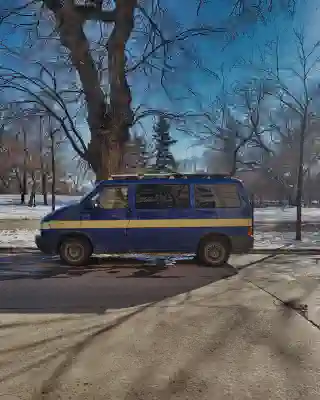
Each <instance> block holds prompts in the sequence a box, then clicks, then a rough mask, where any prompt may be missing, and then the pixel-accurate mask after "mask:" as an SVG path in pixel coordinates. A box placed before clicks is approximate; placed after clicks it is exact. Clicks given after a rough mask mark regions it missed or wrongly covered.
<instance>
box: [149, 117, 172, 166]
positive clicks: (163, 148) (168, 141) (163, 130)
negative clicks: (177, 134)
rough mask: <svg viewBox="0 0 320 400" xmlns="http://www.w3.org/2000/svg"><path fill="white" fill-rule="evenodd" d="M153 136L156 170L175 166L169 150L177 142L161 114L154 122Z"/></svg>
mask: <svg viewBox="0 0 320 400" xmlns="http://www.w3.org/2000/svg"><path fill="white" fill-rule="evenodd" d="M153 130H154V135H153V138H154V140H155V157H156V161H155V166H154V168H155V169H156V170H157V171H166V170H168V169H169V170H172V169H175V168H176V162H175V159H174V157H173V155H172V153H171V151H170V147H171V146H172V145H173V144H175V143H177V141H176V140H174V139H172V138H171V135H170V124H169V122H168V121H167V120H166V118H164V117H163V116H160V117H159V119H158V121H157V123H156V124H155V126H154V128H153Z"/></svg>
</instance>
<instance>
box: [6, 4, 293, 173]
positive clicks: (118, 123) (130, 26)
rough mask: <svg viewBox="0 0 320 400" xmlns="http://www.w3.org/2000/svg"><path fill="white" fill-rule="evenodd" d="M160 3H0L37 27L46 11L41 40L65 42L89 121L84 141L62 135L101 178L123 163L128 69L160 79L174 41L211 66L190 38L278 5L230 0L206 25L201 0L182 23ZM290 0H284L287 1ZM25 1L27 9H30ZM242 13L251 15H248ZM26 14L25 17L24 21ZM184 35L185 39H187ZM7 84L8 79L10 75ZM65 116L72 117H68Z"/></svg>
mask: <svg viewBox="0 0 320 400" xmlns="http://www.w3.org/2000/svg"><path fill="white" fill-rule="evenodd" d="M161 3H162V2H161V1H160V0H149V1H146V0H139V1H138V0H115V1H113V2H111V1H101V0H91V1H82V2H80V1H75V0H64V1H62V0H42V1H38V2H36V1H34V0H29V1H27V0H26V1H25V3H24V4H22V5H19V7H18V8H15V9H10V8H9V7H7V9H4V10H3V9H2V12H1V17H2V18H1V20H0V22H1V21H2V22H3V23H4V21H9V23H11V25H12V26H16V27H20V29H21V27H23V26H25V24H26V23H27V24H32V23H34V24H35V26H36V27H37V31H39V23H38V21H39V18H40V20H41V18H42V19H43V18H44V17H45V18H46V21H45V24H47V25H46V28H47V29H48V27H49V29H50V24H49V23H48V21H50V22H51V25H55V27H54V29H53V30H52V32H51V33H50V35H49V37H48V34H47V35H45V36H46V42H47V43H48V42H49V39H56V38H59V40H60V43H61V46H62V48H63V51H64V52H65V50H67V55H68V57H69V60H70V63H69V65H71V66H72V69H73V71H74V70H76V72H77V74H78V77H79V79H80V83H81V93H82V95H83V98H84V99H85V103H86V111H87V115H86V117H87V122H88V126H89V129H90V141H89V144H88V146H87V147H86V146H83V143H82V142H81V139H82V138H81V137H78V136H80V135H79V132H77V134H76V133H75V132H73V133H74V134H75V136H76V138H77V140H76V141H74V140H73V141H72V140H71V139H70V138H71V135H69V136H68V139H69V140H71V145H72V146H73V148H74V149H75V150H76V151H77V153H78V154H79V156H80V157H81V158H83V159H84V160H85V161H86V162H88V163H89V165H90V166H91V167H92V168H93V170H94V172H95V173H96V176H97V179H102V178H106V177H107V176H108V175H109V174H110V172H116V171H118V170H119V169H121V168H122V167H123V154H124V149H125V144H126V142H127V141H128V139H129V130H130V128H131V127H132V125H133V123H134V117H133V111H132V108H133V107H132V98H131V88H130V85H129V83H128V74H129V73H130V74H135V73H137V72H139V71H140V72H143V73H144V74H145V73H146V74H151V73H152V74H158V75H157V76H158V77H159V79H160V81H161V84H163V82H164V80H165V79H166V77H167V76H168V75H170V74H171V73H174V72H177V71H178V68H177V67H176V65H175V64H174V63H173V62H172V61H173V59H174V60H176V61H177V60H178V59H179V57H177V56H176V55H175V53H177V49H178V51H179V52H180V51H183V53H184V54H187V53H188V57H192V59H193V63H194V65H196V66H197V68H200V69H201V70H202V71H206V72H208V70H209V68H208V67H206V66H205V65H203V63H202V60H201V59H199V57H197V56H196V55H195V53H194V52H192V51H191V47H192V46H191V44H194V40H195V38H197V37H198V38H200V39H201V40H204V38H206V37H212V35H215V37H219V38H220V39H221V34H222V35H224V36H225V35H227V40H232V39H233V38H234V36H235V34H236V33H237V31H238V30H239V31H241V30H243V29H244V27H245V26H246V25H248V21H249V20H250V22H256V21H257V20H259V19H260V20H261V19H263V20H265V19H266V17H265V15H266V14H269V15H270V16H271V15H273V14H274V11H275V12H277V11H278V10H279V7H275V6H274V5H273V4H272V2H270V0H263V1H261V0H259V1H257V2H251V3H250V5H249V4H248V2H246V1H239V0H232V1H230V3H229V4H228V6H229V7H230V16H229V18H228V19H227V20H226V21H224V22H223V24H222V25H220V26H219V25H217V26H215V25H214V24H212V25H211V26H208V25H205V24H203V23H202V21H201V15H200V14H201V12H202V10H203V8H204V4H203V2H201V1H199V3H198V4H197V3H196V2H195V13H196V12H197V13H198V17H197V18H196V19H195V21H196V23H195V25H193V26H190V27H187V28H184V24H183V23H181V22H182V21H175V18H171V17H170V12H169V10H168V9H165V4H161ZM206 3H208V2H206ZM283 3H285V2H283ZM291 3H292V1H289V0H288V1H287V4H286V7H288V5H289V6H290V4H291ZM212 4H213V3H212ZM28 8H29V10H31V11H33V12H32V13H30V14H28V13H27V10H28ZM289 8H290V7H289ZM248 13H249V14H250V17H251V18H250V19H248V18H247V17H248ZM39 16H40V17H39ZM242 17H243V18H242ZM21 18H23V21H22V19H21ZM26 19H29V20H28V22H27V21H26ZM235 21H237V23H235ZM245 21H246V23H245ZM45 24H44V25H45ZM88 26H90V27H91V28H93V29H95V30H96V31H98V30H99V31H100V32H101V35H100V38H99V39H98V40H96V39H92V36H90V35H89V33H88V30H87V27H88ZM29 33H30V28H29ZM219 35H220V36H219ZM130 39H132V40H134V41H135V43H138V44H139V48H138V50H137V51H136V52H134V53H133V50H132V48H134V46H131V48H130V50H129V47H130V46H128V44H129V41H130ZM190 40H191V42H190V45H189V46H187V45H186V42H187V41H190ZM175 46H178V47H175ZM2 47H3V48H6V44H5V43H2ZM94 48H95V49H94ZM93 49H94V50H95V52H94V51H93ZM180 72H181V71H180ZM209 72H210V71H209ZM15 78H17V76H16V77H15ZM19 78H20V79H21V76H20V77H19ZM5 84H6V86H7V87H8V85H9V86H10V84H9V82H8V80H7V81H6V82H5ZM25 86H26V85H24V87H25ZM163 86H164V85H163ZM16 89H17V87H16ZM18 90H20V91H21V90H22V88H21V87H19V89H18ZM25 93H26V92H25ZM28 94H29V95H30V93H28ZM34 94H35V93H33V96H32V97H33V98H35V96H34ZM36 95H37V96H38V94H36ZM37 100H38V99H37ZM56 101H57V102H59V99H57V98H56ZM52 115H53V113H52ZM59 118H60V122H61V125H62V126H63V123H65V121H66V120H65V118H64V117H62V118H63V121H61V116H60V117H59ZM62 122H63V123H62ZM68 124H70V125H72V124H71V122H70V121H68ZM68 131H69V132H70V127H69V128H68ZM73 139H74V138H73Z"/></svg>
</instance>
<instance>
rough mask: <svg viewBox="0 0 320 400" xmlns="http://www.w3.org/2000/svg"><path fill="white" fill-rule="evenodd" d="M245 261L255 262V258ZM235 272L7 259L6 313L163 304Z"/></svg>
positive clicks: (0, 306) (2, 297)
mask: <svg viewBox="0 0 320 400" xmlns="http://www.w3.org/2000/svg"><path fill="white" fill-rule="evenodd" d="M242 257H247V260H248V262H250V261H252V257H254V256H242ZM233 259H234V258H233ZM235 259H236V260H237V258H235ZM235 273H236V271H235V270H234V268H233V267H232V266H231V265H226V266H225V267H223V268H208V267H200V266H197V265H195V264H193V261H192V260H184V261H181V262H178V263H177V264H175V265H174V266H169V267H157V266H155V265H150V264H147V263H146V262H145V261H142V260H134V259H127V260H124V259H122V260H121V259H110V260H108V262H106V261H104V260H101V261H100V262H98V260H96V262H93V263H92V265H90V266H88V267H85V268H79V267H77V268H71V267H66V266H62V265H61V264H60V263H59V260H57V259H53V258H50V257H44V256H42V255H40V254H12V255H2V256H1V257H0V287H1V289H0V312H2V313H3V312H18V313H101V312H104V311H105V310H108V309H119V308H124V307H131V306H136V305H140V304H144V303H148V302H153V301H160V300H163V299H165V298H167V297H171V296H175V295H177V294H180V293H184V292H188V291H190V290H193V289H196V288H199V287H201V286H204V285H207V284H209V283H212V282H215V281H217V280H220V279H224V278H227V277H229V276H231V275H234V274H235Z"/></svg>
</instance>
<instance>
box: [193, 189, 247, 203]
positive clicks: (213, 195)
mask: <svg viewBox="0 0 320 400" xmlns="http://www.w3.org/2000/svg"><path fill="white" fill-rule="evenodd" d="M240 205H241V202H240V197H239V193H238V190H237V185H236V184H232V183H230V184H215V185H195V206H196V208H238V207H240Z"/></svg>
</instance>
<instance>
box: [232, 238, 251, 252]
mask: <svg viewBox="0 0 320 400" xmlns="http://www.w3.org/2000/svg"><path fill="white" fill-rule="evenodd" d="M230 239H231V245H232V253H233V254H246V253H250V251H251V250H252V249H253V246H254V238H253V236H249V235H248V236H233V237H231V238H230Z"/></svg>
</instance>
